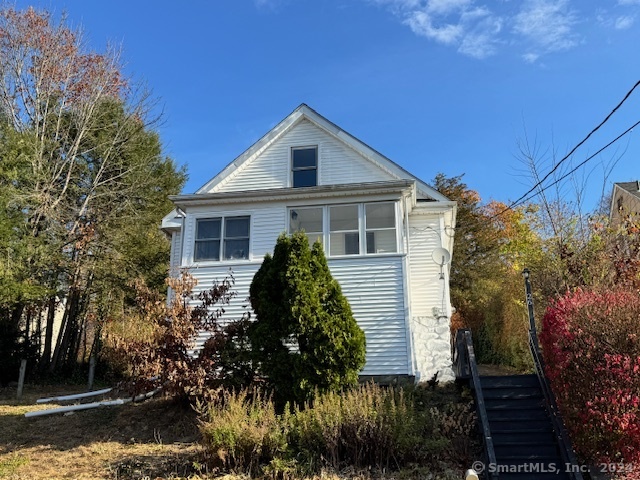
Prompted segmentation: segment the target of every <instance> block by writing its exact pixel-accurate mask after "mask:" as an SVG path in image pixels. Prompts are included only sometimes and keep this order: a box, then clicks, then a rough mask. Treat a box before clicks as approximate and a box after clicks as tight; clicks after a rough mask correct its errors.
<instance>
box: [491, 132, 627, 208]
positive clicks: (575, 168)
mask: <svg viewBox="0 0 640 480" xmlns="http://www.w3.org/2000/svg"><path fill="white" fill-rule="evenodd" d="M638 125H640V120H638V121H637V122H636V123H634V124H633V125H631V126H630V127H629V128H627V129H626V130H625V131H624V132H622V133H621V134H620V135H618V136H617V137H616V138H614V139H613V140H611V141H610V142H609V143H607V144H606V145H605V146H604V147H602V148H601V149H600V150H598V151H597V152H595V153H594V154H593V155H589V156H588V157H587V158H585V159H584V160H583V161H582V162H580V163H579V164H578V165H576V166H575V167H574V168H572V169H571V170H569V171H568V172H567V173H565V174H564V175H562V176H561V177H560V178H557V179H555V180H554V181H553V182H551V183H550V184H549V185H546V186H545V187H543V188H540V191H539V192H534V193H533V194H531V195H529V196H526V197H525V198H522V200H521V203H524V202H526V201H528V200H531V199H532V198H533V197H535V196H536V195H538V194H539V193H540V192H543V191H545V190H547V189H548V188H551V187H553V186H554V185H556V184H558V183H560V182H561V181H562V180H564V179H565V178H567V177H568V176H569V175H572V174H573V173H575V172H576V171H577V170H578V169H580V167H583V166H584V165H585V164H586V163H587V162H588V161H589V160H592V159H593V158H594V157H597V156H598V155H600V154H601V153H602V152H604V151H605V150H606V149H607V148H609V147H610V146H611V145H613V144H614V143H616V142H617V141H618V140H620V139H621V138H622V137H624V136H625V135H626V134H628V133H630V132H631V131H632V130H633V129H634V128H636V127H637V126H638ZM514 204H515V202H514V203H512V204H511V205H510V206H509V207H507V209H505V210H508V209H511V208H513V207H514V206H517V205H514ZM501 213H503V212H500V214H501ZM498 215H499V214H498ZM496 216H497V215H496Z"/></svg>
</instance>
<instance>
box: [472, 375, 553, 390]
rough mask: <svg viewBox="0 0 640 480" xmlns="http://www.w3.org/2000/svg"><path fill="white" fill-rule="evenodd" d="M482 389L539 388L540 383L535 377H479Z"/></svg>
mask: <svg viewBox="0 0 640 480" xmlns="http://www.w3.org/2000/svg"><path fill="white" fill-rule="evenodd" d="M480 385H482V388H483V389H484V388H487V387H540V382H539V381H538V377H537V376H536V375H506V376H491V375H486V376H482V377H480Z"/></svg>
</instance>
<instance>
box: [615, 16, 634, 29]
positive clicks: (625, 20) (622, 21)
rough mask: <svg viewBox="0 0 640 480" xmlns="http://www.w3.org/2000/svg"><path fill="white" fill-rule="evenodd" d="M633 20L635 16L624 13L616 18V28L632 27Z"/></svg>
mask: <svg viewBox="0 0 640 480" xmlns="http://www.w3.org/2000/svg"><path fill="white" fill-rule="evenodd" d="M633 22H635V18H634V17H632V16H631V15H623V16H621V17H618V18H616V22H615V28H616V30H626V29H627V28H631V26H632V25H633Z"/></svg>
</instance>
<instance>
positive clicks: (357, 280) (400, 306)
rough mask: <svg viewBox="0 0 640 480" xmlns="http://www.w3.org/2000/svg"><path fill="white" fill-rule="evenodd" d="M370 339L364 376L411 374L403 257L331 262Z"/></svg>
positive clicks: (356, 316) (334, 275) (335, 260)
mask: <svg viewBox="0 0 640 480" xmlns="http://www.w3.org/2000/svg"><path fill="white" fill-rule="evenodd" d="M329 268H330V270H331V274H332V275H333V277H334V278H335V279H336V280H338V282H339V283H340V286H341V287H342V293H344V294H345V296H346V297H347V299H348V300H349V304H350V305H351V310H352V311H353V315H354V317H355V318H356V320H357V321H358V325H360V327H361V328H362V330H364V333H365V335H366V337H367V363H366V365H365V367H364V369H363V370H362V372H361V374H362V375H410V374H411V372H410V370H409V356H408V353H409V352H408V344H407V331H406V326H405V305H404V281H403V269H402V256H400V255H397V256H391V257H371V258H357V259H356V258H353V259H334V260H329Z"/></svg>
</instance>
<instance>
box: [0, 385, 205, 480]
mask: <svg viewBox="0 0 640 480" xmlns="http://www.w3.org/2000/svg"><path fill="white" fill-rule="evenodd" d="M81 390H82V389H81V388H78V387H71V388H62V389H61V388H59V387H58V388H55V389H54V388H51V387H40V388H27V389H26V390H25V395H24V398H23V400H22V401H21V402H17V401H15V400H14V399H12V398H11V397H13V396H14V395H15V389H11V390H9V389H7V390H5V391H1V390H0V478H3V479H123V480H124V479H134V478H135V479H138V478H140V479H141V478H145V477H147V478H180V477H183V478H184V477H191V478H197V477H196V474H197V473H198V465H199V463H201V460H202V452H201V450H200V447H199V446H198V445H197V443H196V440H197V439H198V438H199V434H198V430H197V427H196V416H195V413H194V412H193V411H192V410H191V409H189V408H186V407H184V406H180V405H176V404H174V403H172V402H170V401H168V400H162V399H153V400H150V401H147V402H145V403H142V404H135V405H133V404H128V405H123V406H117V407H104V408H99V409H95V410H85V411H81V412H77V413H75V414H73V415H66V416H64V415H61V414H56V415H51V416H43V417H35V418H25V417H24V414H25V413H26V412H28V411H32V410H39V409H41V408H54V407H57V406H59V405H56V404H48V405H47V406H46V407H45V406H43V405H35V400H36V399H37V398H40V397H44V396H50V395H59V394H65V393H72V392H78V391H81Z"/></svg>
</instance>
